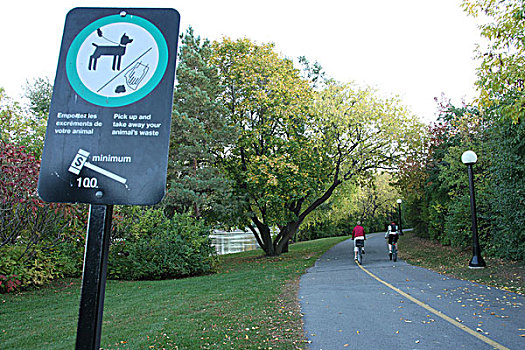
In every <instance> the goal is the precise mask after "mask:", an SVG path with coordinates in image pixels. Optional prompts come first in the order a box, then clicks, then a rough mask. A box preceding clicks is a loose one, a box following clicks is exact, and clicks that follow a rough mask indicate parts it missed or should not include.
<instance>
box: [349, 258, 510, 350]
mask: <svg viewBox="0 0 525 350" xmlns="http://www.w3.org/2000/svg"><path fill="white" fill-rule="evenodd" d="M357 266H359V267H360V268H361V270H363V271H364V272H366V273H367V274H369V275H370V276H371V277H373V278H374V279H376V280H377V281H379V282H381V283H383V284H384V285H385V286H387V287H388V288H390V289H392V290H394V291H396V292H398V293H399V294H401V295H402V296H404V297H405V298H407V299H409V300H410V301H413V302H414V303H416V304H417V305H419V306H421V307H423V308H425V309H426V310H428V311H430V312H432V313H433V314H434V315H436V316H439V317H441V318H442V319H444V320H445V321H447V322H449V323H451V324H452V325H454V326H456V327H458V328H459V329H461V330H463V331H465V332H467V333H469V334H470V335H473V336H475V337H476V338H478V339H479V340H481V341H483V342H485V343H487V344H489V345H490V346H492V347H494V348H495V349H501V350H510V349H509V348H507V347H505V346H503V345H501V344H499V343H497V342H495V341H494V340H492V339H490V338H487V337H485V336H484V335H482V334H480V333H478V332H476V331H474V330H472V329H470V328H468V327H467V326H465V325H463V324H461V323H459V322H458V321H456V320H454V319H452V318H450V317H448V316H447V315H445V314H444V313H442V312H441V311H438V310H436V309H434V308H433V307H431V306H430V305H427V304H425V303H424V302H422V301H419V300H417V299H416V298H414V297H413V296H411V295H410V294H407V293H405V292H403V291H402V290H401V289H399V288H396V287H394V286H393V285H391V284H390V283H388V282H386V281H383V280H382V279H380V278H379V277H377V276H376V275H374V274H373V273H371V272H370V271H368V270H367V269H365V268H364V267H363V266H361V265H359V264H357Z"/></svg>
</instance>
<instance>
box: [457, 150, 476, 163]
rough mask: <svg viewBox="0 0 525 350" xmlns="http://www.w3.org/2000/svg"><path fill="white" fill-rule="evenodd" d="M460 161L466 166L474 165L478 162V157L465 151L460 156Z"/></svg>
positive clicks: (471, 152)
mask: <svg viewBox="0 0 525 350" xmlns="http://www.w3.org/2000/svg"><path fill="white" fill-rule="evenodd" d="M461 161H462V162H463V164H467V165H468V164H474V163H476V162H477V161H478V156H477V155H476V153H474V152H473V151H466V152H463V154H462V155H461Z"/></svg>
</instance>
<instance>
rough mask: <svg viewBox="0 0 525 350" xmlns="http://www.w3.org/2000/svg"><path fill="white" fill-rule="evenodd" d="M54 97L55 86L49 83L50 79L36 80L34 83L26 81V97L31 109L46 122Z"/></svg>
mask: <svg viewBox="0 0 525 350" xmlns="http://www.w3.org/2000/svg"><path fill="white" fill-rule="evenodd" d="M52 95H53V85H52V84H51V83H50V82H49V78H47V77H45V78H36V79H33V82H32V83H29V81H27V80H26V86H25V94H24V96H25V97H27V98H28V99H29V109H30V111H31V112H33V113H34V114H36V115H38V116H40V117H41V118H45V119H46V120H47V115H48V114H49V106H50V105H51V96H52Z"/></svg>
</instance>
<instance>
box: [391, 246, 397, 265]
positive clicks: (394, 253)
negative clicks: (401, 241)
mask: <svg viewBox="0 0 525 350" xmlns="http://www.w3.org/2000/svg"><path fill="white" fill-rule="evenodd" d="M392 260H394V262H396V261H397V242H392Z"/></svg>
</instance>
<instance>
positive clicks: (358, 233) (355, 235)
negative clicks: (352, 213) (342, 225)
mask: <svg viewBox="0 0 525 350" xmlns="http://www.w3.org/2000/svg"><path fill="white" fill-rule="evenodd" d="M360 239H362V240H365V239H366V235H365V229H364V228H363V226H361V222H360V221H358V222H357V225H356V226H355V227H354V229H353V230H352V240H353V241H354V259H355V260H357V252H358V251H359V248H357V246H356V244H355V241H356V240H360ZM361 252H362V253H363V254H364V253H365V249H364V248H363V249H361Z"/></svg>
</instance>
